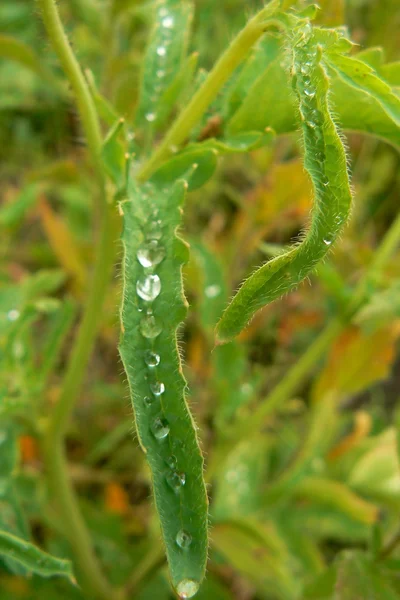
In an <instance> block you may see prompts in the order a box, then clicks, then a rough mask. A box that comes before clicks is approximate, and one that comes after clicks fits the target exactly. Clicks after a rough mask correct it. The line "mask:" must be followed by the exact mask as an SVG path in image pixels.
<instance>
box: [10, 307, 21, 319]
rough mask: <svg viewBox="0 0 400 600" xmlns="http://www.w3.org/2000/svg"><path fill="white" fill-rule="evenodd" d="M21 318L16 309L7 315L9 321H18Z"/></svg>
mask: <svg viewBox="0 0 400 600" xmlns="http://www.w3.org/2000/svg"><path fill="white" fill-rule="evenodd" d="M19 317H20V312H19V310H17V309H16V308H12V309H11V310H9V311H8V313H7V319H8V320H9V321H16V320H17V319H19Z"/></svg>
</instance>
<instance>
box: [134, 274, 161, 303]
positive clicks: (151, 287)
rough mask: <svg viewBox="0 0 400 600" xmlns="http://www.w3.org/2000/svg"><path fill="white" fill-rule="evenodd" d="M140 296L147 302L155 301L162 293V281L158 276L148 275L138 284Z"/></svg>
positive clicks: (137, 288) (137, 289)
mask: <svg viewBox="0 0 400 600" xmlns="http://www.w3.org/2000/svg"><path fill="white" fill-rule="evenodd" d="M136 291H137V294H138V296H140V298H142V299H143V300H146V301H147V302H151V301H152V300H155V299H156V298H157V296H158V295H159V293H160V292H161V280H160V278H159V276H158V275H146V276H145V277H143V278H142V279H139V280H138V281H137V283H136Z"/></svg>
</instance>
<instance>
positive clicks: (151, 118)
mask: <svg viewBox="0 0 400 600" xmlns="http://www.w3.org/2000/svg"><path fill="white" fill-rule="evenodd" d="M145 116H146V121H149V123H152V122H153V121H155V119H156V115H155V114H154V113H152V112H149V113H146V115H145Z"/></svg>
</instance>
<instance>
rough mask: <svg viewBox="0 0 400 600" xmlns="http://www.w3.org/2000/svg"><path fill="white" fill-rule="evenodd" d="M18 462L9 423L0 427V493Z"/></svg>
mask: <svg viewBox="0 0 400 600" xmlns="http://www.w3.org/2000/svg"><path fill="white" fill-rule="evenodd" d="M17 460H18V447H17V440H16V435H15V431H14V428H13V427H12V425H11V424H10V423H2V425H1V427H0V493H1V489H2V488H4V486H6V485H7V480H8V479H9V478H10V477H11V475H12V472H13V470H14V469H15V466H16V464H17Z"/></svg>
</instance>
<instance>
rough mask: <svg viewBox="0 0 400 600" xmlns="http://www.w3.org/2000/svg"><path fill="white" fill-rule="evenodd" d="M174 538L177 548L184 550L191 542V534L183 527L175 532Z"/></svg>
mask: <svg viewBox="0 0 400 600" xmlns="http://www.w3.org/2000/svg"><path fill="white" fill-rule="evenodd" d="M175 540H176V543H177V544H178V546H179V548H182V550H186V549H187V548H189V546H190V544H191V543H192V536H191V535H190V533H188V532H187V531H185V530H184V529H180V530H179V531H178V533H177V534H176V538H175Z"/></svg>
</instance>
